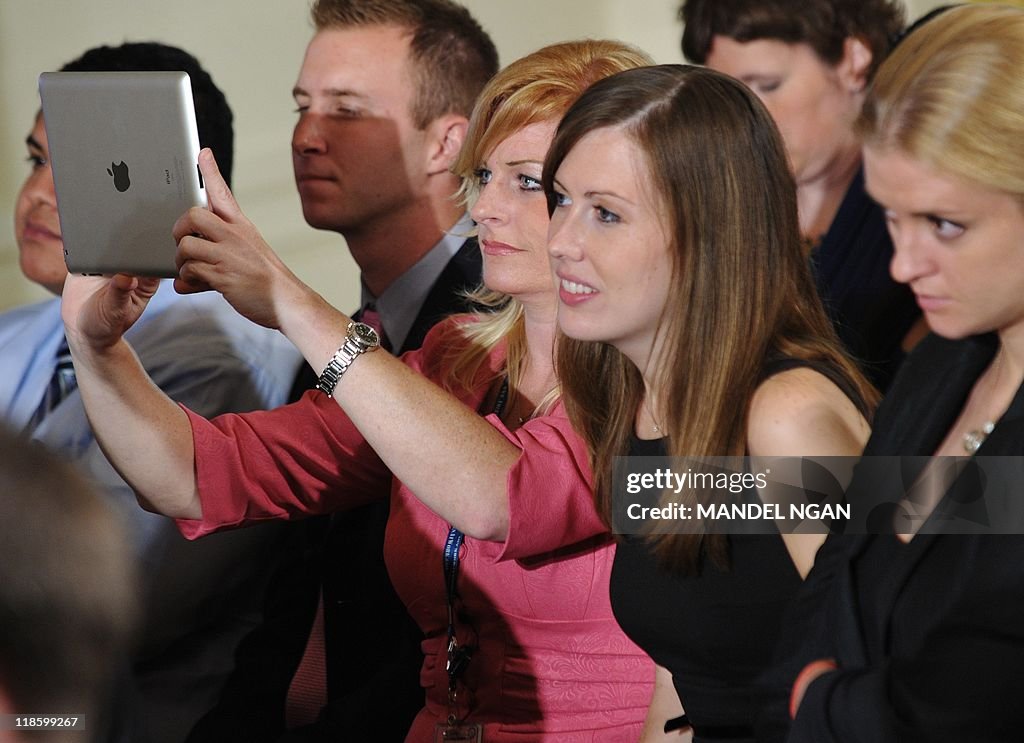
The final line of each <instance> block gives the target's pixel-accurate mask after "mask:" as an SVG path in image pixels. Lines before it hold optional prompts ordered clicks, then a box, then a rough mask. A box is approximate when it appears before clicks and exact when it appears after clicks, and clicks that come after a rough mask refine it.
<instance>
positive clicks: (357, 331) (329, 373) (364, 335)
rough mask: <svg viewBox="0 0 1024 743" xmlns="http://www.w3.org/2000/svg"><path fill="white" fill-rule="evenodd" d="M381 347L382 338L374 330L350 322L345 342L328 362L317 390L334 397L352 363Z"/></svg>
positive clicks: (318, 381) (317, 383)
mask: <svg viewBox="0 0 1024 743" xmlns="http://www.w3.org/2000/svg"><path fill="white" fill-rule="evenodd" d="M379 346H380V338H379V337H378V336H377V332H376V331H375V330H374V329H373V328H371V327H370V326H369V325H364V324H363V323H356V322H350V323H349V324H348V333H347V335H346V336H345V342H344V343H342V344H341V348H339V349H338V350H337V351H335V352H334V356H332V357H331V360H330V361H328V362H327V366H326V367H325V368H324V370H323V372H321V374H320V378H319V379H318V380H317V382H316V389H318V390H320V391H321V392H323V393H324V394H325V395H327V396H328V397H333V396H334V388H335V387H337V385H338V380H340V379H341V376H342V375H343V374H344V373H345V372H346V371H348V368H349V367H350V366H352V362H353V361H355V360H356V358H358V357H359V356H361V355H362V354H364V353H366V352H367V351H373V350H376V349H377V348H378V347H379Z"/></svg>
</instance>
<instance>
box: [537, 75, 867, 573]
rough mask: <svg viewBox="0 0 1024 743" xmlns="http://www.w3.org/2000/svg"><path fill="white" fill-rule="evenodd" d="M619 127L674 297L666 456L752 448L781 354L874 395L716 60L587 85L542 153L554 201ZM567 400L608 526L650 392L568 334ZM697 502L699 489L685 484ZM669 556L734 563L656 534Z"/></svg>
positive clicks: (666, 356)
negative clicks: (580, 148) (618, 479)
mask: <svg viewBox="0 0 1024 743" xmlns="http://www.w3.org/2000/svg"><path fill="white" fill-rule="evenodd" d="M606 127H612V128H618V129H620V130H621V131H622V133H623V136H628V137H630V138H631V139H632V140H633V141H634V142H635V143H636V144H637V145H638V147H639V149H640V150H641V152H642V153H643V155H644V157H645V158H646V161H647V165H648V175H649V177H650V183H651V184H652V191H653V192H654V193H655V194H656V197H658V198H660V200H661V201H662V203H663V207H664V213H665V214H666V215H667V221H668V223H667V224H666V225H665V228H666V230H665V231H666V234H667V235H668V236H669V239H670V240H671V243H672V250H671V255H672V269H671V270H672V276H673V284H674V291H672V292H671V293H670V295H669V297H668V300H667V302H666V304H665V307H664V309H663V311H662V315H661V319H660V322H659V333H661V334H662V335H663V337H664V345H665V349H664V352H663V353H662V354H661V356H660V358H659V361H660V363H661V366H660V368H659V370H658V372H657V376H656V377H655V384H656V385H657V389H658V393H657V395H656V397H657V398H658V400H659V401H660V402H661V404H663V405H664V408H663V410H662V413H663V414H664V415H666V416H667V419H666V420H665V421H664V426H665V430H666V431H667V438H668V442H667V443H668V447H667V448H668V453H669V454H670V455H671V456H688V457H717V456H743V455H744V453H745V451H746V447H747V416H748V413H749V408H750V403H751V399H752V398H753V395H754V391H755V390H756V389H757V386H758V385H759V384H760V382H761V381H762V379H763V375H764V371H765V365H766V361H767V360H768V359H769V358H771V357H772V356H776V355H778V356H784V357H787V358H795V359H805V360H808V361H812V362H821V363H824V364H827V365H828V366H830V367H831V368H834V369H835V370H836V372H837V373H838V374H839V375H840V376H841V377H842V379H843V380H844V381H846V382H847V383H848V384H847V386H848V387H849V388H850V389H852V390H856V391H858V392H859V394H860V396H862V397H863V398H864V399H865V400H868V401H874V399H875V393H874V391H873V390H872V388H871V387H870V385H869V384H868V382H867V381H866V380H865V379H864V378H863V376H862V375H861V374H860V372H859V371H858V370H857V368H856V366H855V365H854V364H853V362H851V361H850V360H849V359H848V358H847V357H846V355H845V354H844V353H843V351H842V349H841V347H840V345H839V341H838V340H837V338H836V336H835V331H834V330H833V328H832V325H831V324H830V322H829V321H828V319H827V317H826V315H825V311H824V309H823V307H822V305H821V301H820V299H819V298H818V295H817V293H816V290H815V286H814V281H813V279H812V277H811V273H810V267H809V265H808V263H807V260H806V256H805V254H804V252H803V250H802V248H801V245H800V235H799V226H798V221H797V211H796V193H795V185H794V182H793V178H792V176H791V175H790V171H789V168H788V166H787V161H786V154H785V149H784V148H783V145H782V141H781V138H780V136H779V133H778V131H777V130H776V128H775V125H774V123H773V122H772V119H771V117H770V116H769V115H768V113H767V111H766V110H765V109H764V107H763V106H762V105H761V103H760V102H759V101H758V100H757V98H756V97H755V96H754V95H753V94H752V93H750V92H749V91H748V90H747V88H746V87H745V86H744V85H742V84H741V83H739V82H737V81H735V80H733V79H732V78H730V77H727V76H726V75H722V74H719V73H717V72H714V71H712V70H708V69H704V68H699V67H690V66H685V65H661V66H658V67H649V68H645V69H640V70H632V71H628V72H623V73H620V74H618V75H614V76H613V77H610V78H608V79H606V80H603V81H601V82H599V83H597V84H595V85H594V86H593V87H591V88H590V90H588V91H587V92H586V93H585V94H584V95H583V96H582V97H581V98H580V100H579V101H577V102H576V104H575V105H574V106H573V107H572V108H571V109H570V110H569V112H568V113H567V114H566V116H565V118H564V119H563V120H562V123H561V125H560V126H559V128H558V133H557V134H556V135H555V139H554V142H553V143H552V146H551V149H550V150H549V152H548V158H547V160H546V161H545V163H544V175H543V179H542V181H543V185H544V188H545V191H546V192H547V194H548V199H549V205H550V206H553V204H554V198H555V194H554V189H553V181H554V177H555V174H556V171H557V170H558V167H559V165H560V164H561V162H562V161H563V160H564V159H565V157H566V155H567V154H568V153H569V151H570V150H571V149H572V148H573V146H575V144H576V143H577V142H579V141H580V139H582V138H583V137H584V136H585V135H586V134H587V133H589V132H591V131H593V130H595V129H601V128H606ZM556 363H557V369H558V373H559V377H560V379H561V383H562V394H563V401H564V403H565V406H566V409H567V411H568V413H569V417H570V419H571V420H572V422H573V424H574V426H575V427H576V429H577V430H578V431H579V432H580V433H581V434H582V435H583V437H584V438H585V439H586V441H587V442H588V444H589V446H590V448H591V452H592V456H593V467H594V476H595V497H596V500H597V506H598V509H599V510H600V512H601V514H602V515H603V517H604V518H605V520H606V522H608V523H610V521H611V510H612V504H611V498H612V466H613V462H614V459H615V457H616V456H620V455H625V454H626V453H627V452H628V450H629V440H630V437H631V435H632V434H633V430H634V426H635V420H636V414H637V408H638V406H639V405H640V402H641V400H642V399H643V395H644V386H643V380H642V379H641V376H640V372H639V370H638V369H637V368H636V367H635V366H634V365H633V363H632V362H631V361H630V360H629V359H627V358H626V357H625V356H624V355H623V354H622V353H620V352H619V351H618V350H617V349H615V348H613V347H612V346H609V345H607V344H603V343H594V342H581V341H575V340H573V339H570V338H567V337H564V336H562V337H560V338H559V341H558V348H557V354H556ZM684 498H687V499H689V500H691V501H692V499H693V498H695V494H694V493H689V494H685V496H684ZM653 539H654V541H655V543H656V551H657V552H658V554H659V555H660V556H661V558H662V559H663V561H664V562H666V563H667V564H669V565H671V566H673V567H675V568H677V569H679V570H681V571H684V572H692V571H694V570H695V569H696V566H697V561H698V559H699V557H700V553H701V549H702V547H704V548H706V549H707V550H708V552H709V554H710V555H711V556H712V558H713V559H715V560H716V562H720V563H724V561H725V556H726V554H727V552H726V545H727V542H726V540H725V537H724V536H721V535H704V536H702V535H659V536H656V537H653Z"/></svg>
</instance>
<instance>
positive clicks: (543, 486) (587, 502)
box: [487, 405, 608, 560]
mask: <svg viewBox="0 0 1024 743" xmlns="http://www.w3.org/2000/svg"><path fill="white" fill-rule="evenodd" d="M487 420H488V422H490V424H491V425H492V426H494V427H495V428H496V429H498V431H500V432H501V433H502V434H503V435H504V436H505V438H507V439H508V440H509V441H511V442H512V443H513V444H515V445H516V446H517V447H518V448H519V449H520V450H521V452H522V454H521V455H520V457H519V460H518V461H517V462H516V464H515V465H514V466H513V467H512V469H511V470H510V471H509V474H508V505H509V528H508V536H507V537H506V539H505V544H504V548H503V549H502V551H501V553H500V554H499V555H498V557H497V558H496V559H497V560H521V559H525V558H529V557H533V556H535V555H540V554H543V553H545V552H550V551H552V550H556V549H559V548H562V547H566V546H569V545H573V544H577V543H579V542H582V541H584V540H587V539H590V538H591V537H594V536H596V535H598V534H604V533H607V531H608V528H607V527H606V526H605V525H604V524H603V523H602V522H601V519H600V517H599V516H598V514H597V509H596V508H595V507H594V499H593V495H592V493H591V482H592V478H591V472H590V464H589V457H588V454H587V447H586V444H584V442H583V440H582V439H581V438H580V437H579V435H578V434H577V433H576V432H575V431H574V430H573V428H572V426H570V425H569V420H568V418H566V416H565V411H564V410H563V409H562V406H561V405H556V407H555V409H554V410H553V411H552V413H551V414H550V415H546V416H542V417H540V418H535V419H533V420H530V421H527V422H526V424H525V425H523V426H521V427H520V428H519V429H517V430H516V431H509V430H508V429H507V428H506V427H505V425H504V424H503V423H502V422H501V420H500V419H499V418H498V417H497V416H496V415H489V416H487Z"/></svg>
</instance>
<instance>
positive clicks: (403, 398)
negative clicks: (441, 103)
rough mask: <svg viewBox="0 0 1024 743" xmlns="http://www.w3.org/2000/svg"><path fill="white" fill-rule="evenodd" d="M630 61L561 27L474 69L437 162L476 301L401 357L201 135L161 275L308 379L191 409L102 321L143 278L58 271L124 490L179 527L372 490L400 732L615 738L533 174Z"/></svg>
mask: <svg viewBox="0 0 1024 743" xmlns="http://www.w3.org/2000/svg"><path fill="white" fill-rule="evenodd" d="M647 63H648V60H647V58H646V57H645V56H644V55H643V54H642V53H640V52H637V51H636V50H633V49H630V48H628V47H625V46H623V45H622V44H619V43H613V42H601V41H584V42H572V43H565V44H557V45H554V46H551V47H547V48H545V49H542V50H540V51H538V52H536V53H534V54H531V55H529V56H527V57H525V58H523V59H521V60H519V61H517V62H515V63H513V64H512V65H510V66H509V67H508V68H506V69H505V70H504V71H503V72H501V73H499V74H498V75H497V76H496V77H495V78H494V79H493V80H492V81H491V83H490V84H489V85H488V87H487V88H486V89H485V90H484V92H483V94H482V96H481V100H480V101H479V102H478V104H477V106H476V109H475V111H474V113H473V117H472V119H471V121H470V125H469V130H468V132H467V134H466V143H465V145H464V147H463V148H462V151H461V154H460V155H459V157H458V159H457V161H456V162H455V163H454V170H455V172H457V173H459V174H460V175H462V176H463V178H464V184H465V186H464V190H465V192H466V197H467V203H469V204H471V209H470V213H471V215H472V217H473V219H474V221H475V222H476V223H477V224H478V231H479V233H478V238H479V242H480V247H481V250H482V252H483V262H484V283H485V285H486V287H487V288H486V290H483V291H482V292H481V293H480V295H479V297H478V299H479V300H480V301H481V302H482V303H483V304H484V305H486V306H487V307H488V311H486V312H483V313H481V314H478V315H474V316H469V317H463V318H460V319H455V320H451V321H447V322H445V323H442V324H441V325H439V326H438V327H436V328H435V329H434V330H433V331H432V332H431V333H430V335H429V336H428V337H427V339H426V342H425V344H424V346H423V348H422V349H421V350H420V351H415V352H412V353H410V354H407V355H406V356H404V357H403V358H402V359H401V360H399V359H395V358H393V357H391V356H390V355H388V354H386V353H382V352H375V348H374V344H375V338H374V334H373V333H372V331H370V330H369V329H368V328H366V327H365V326H360V325H359V324H355V323H350V321H349V318H348V317H346V316H345V315H344V314H342V313H341V312H338V311H337V310H336V309H334V308H333V307H331V306H329V305H328V304H327V303H326V302H325V301H324V300H323V299H322V298H321V297H320V296H319V295H317V294H316V293H315V292H313V291H312V290H311V289H310V288H309V287H307V286H305V285H304V284H302V283H301V282H300V281H299V280H298V279H297V278H296V277H295V276H294V275H293V274H291V272H289V271H288V270H287V268H285V266H284V265H283V264H282V263H281V262H280V260H279V259H277V257H276V256H275V255H274V254H273V252H272V251H271V250H270V248H269V246H267V245H266V243H265V242H263V240H262V238H261V237H260V235H259V233H258V232H257V230H256V228H255V227H254V226H253V225H252V223H250V222H249V221H248V220H247V219H246V218H245V216H244V215H243V214H242V212H241V211H240V210H239V208H238V206H237V204H236V203H235V201H234V199H233V197H232V196H231V193H230V191H229V190H228V188H227V186H226V185H225V184H224V183H223V181H222V180H221V178H220V177H219V174H218V172H217V170H216V164H215V163H214V161H213V158H212V156H211V154H210V153H209V152H204V153H203V154H202V156H201V160H200V162H201V166H202V169H203V175H204V177H205V179H206V183H207V189H208V192H209V194H210V200H211V204H212V207H213V211H212V212H206V211H200V210H193V211H191V212H189V213H188V214H187V215H186V216H184V217H183V218H182V219H181V220H179V223H178V225H177V226H176V233H177V235H178V236H179V240H180V242H179V260H180V262H181V265H182V271H181V279H182V280H184V281H186V282H191V283H193V284H195V285H198V286H202V285H208V286H212V287H213V288H216V289H217V290H219V291H222V292H223V293H224V295H225V296H226V297H227V299H228V300H229V301H230V302H231V303H232V304H233V305H234V306H235V308H236V309H238V310H239V311H240V312H242V313H243V314H245V315H246V316H248V317H249V318H250V319H253V320H254V321H257V322H260V323H262V324H265V325H268V326H270V327H275V328H279V329H280V330H281V331H282V332H284V333H285V334H286V335H287V336H288V338H289V339H291V340H292V342H293V343H295V345H296V346H297V347H298V348H299V349H300V350H301V351H302V353H303V354H304V355H305V357H306V359H307V361H308V362H309V363H310V365H311V366H313V368H316V369H325V373H324V375H323V376H322V377H321V382H320V387H321V390H325V391H326V392H327V393H328V394H324V391H311V392H308V393H307V394H306V395H305V396H304V397H303V399H302V400H301V401H299V402H298V403H296V404H294V405H291V406H287V407H285V408H280V409H278V410H274V411H269V412H257V413H251V414H246V415H234V416H223V417H220V418H217V419H215V420H212V421H209V420H205V419H204V418H202V417H200V416H197V415H195V414H193V413H191V412H190V411H188V410H185V409H183V408H179V407H178V406H177V405H175V404H174V403H173V402H171V401H170V400H169V399H167V398H166V397H164V396H163V395H162V394H161V393H160V392H159V391H158V390H157V389H156V388H155V387H153V386H152V385H151V384H149V382H148V379H147V378H146V377H145V373H144V372H143V370H142V369H141V368H140V367H139V366H138V364H137V363H136V361H135V359H134V356H133V355H132V352H131V349H130V348H129V347H128V345H127V344H126V343H125V342H124V340H123V339H122V338H121V335H122V333H123V332H124V330H125V329H127V327H129V326H130V325H131V323H132V322H133V321H134V320H135V319H136V318H137V317H138V316H139V314H140V313H141V312H142V309H143V308H144V306H145V304H146V301H147V299H148V297H149V296H150V295H151V293H152V290H153V286H152V284H151V283H149V282H148V281H147V280H141V279H137V278H132V277H127V276H117V277H114V278H113V279H88V278H82V277H75V278H73V279H72V280H71V281H70V282H69V284H68V287H67V288H66V290H65V293H64V297H65V306H64V317H65V322H66V323H67V333H68V339H69V343H70V345H71V347H72V351H73V354H74V356H75V361H76V367H77V370H78V377H79V384H80V386H81V388H82V391H83V399H84V400H85V403H86V407H87V408H88V410H89V414H90V417H91V418H92V419H93V421H94V425H95V428H96V431H97V435H98V437H99V438H100V440H101V442H102V443H103V445H104V449H105V451H107V452H108V454H109V456H110V457H111V459H112V460H113V461H114V462H115V464H116V465H117V466H118V468H119V469H120V470H121V471H122V472H123V473H124V475H125V477H126V478H127V479H128V480H129V482H130V483H131V484H132V485H133V487H135V489H136V491H137V492H138V494H139V497H140V500H141V501H142V502H144V503H145V504H146V505H147V506H148V507H151V508H154V509H155V510H158V511H160V512H162V513H165V514H167V515H169V516H173V517H175V518H177V519H178V520H179V524H180V526H181V529H182V531H183V532H184V533H185V534H186V535H187V536H189V537H199V536H202V535H203V534H207V533H209V532H211V531H215V530H217V529H223V528H230V527H235V526H240V525H243V524H247V523H252V522H256V521H261V520H266V519H288V518H294V517H299V516H304V515H308V514H318V513H325V512H329V511H334V510H339V509H343V508H346V507H350V506H352V505H355V504H358V503H363V502H366V501H368V500H370V499H374V498H381V497H386V495H387V494H388V493H390V498H391V515H390V519H389V523H388V530H387V537H386V544H385V558H386V563H387V565H388V569H389V572H390V574H391V577H392V580H393V582H394V585H395V587H396V589H397V591H398V593H399V595H400V596H401V598H402V599H403V601H404V602H405V604H406V605H407V607H408V609H409V611H410V613H411V614H412V616H413V617H414V618H415V619H416V620H417V622H418V623H419V625H420V627H421V628H422V629H423V631H424V634H425V636H426V639H425V641H424V643H423V651H424V655H425V660H424V664H423V670H422V675H421V680H422V683H423V685H424V687H425V688H426V692H427V704H426V708H425V709H424V710H423V711H422V712H421V713H420V714H419V716H418V717H417V718H416V721H415V722H414V724H413V727H412V729H411V730H410V732H409V734H408V737H407V740H409V741H430V740H434V739H435V738H434V736H435V732H437V733H438V734H443V733H445V732H447V733H448V734H449V735H450V734H451V733H453V732H455V731H456V730H460V731H461V732H470V733H471V734H474V735H475V734H482V738H483V740H485V741H488V743H491V742H492V741H503V740H515V741H524V742H525V741H556V740H557V741H560V743H566V742H569V743H571V742H572V741H620V740H629V739H635V738H636V737H637V736H638V735H639V732H640V727H641V724H642V720H643V717H644V711H645V708H646V705H647V702H648V701H649V699H650V696H651V691H652V681H653V666H651V664H650V661H649V660H648V659H647V658H646V657H645V656H644V655H643V654H642V653H641V652H640V650H639V649H638V648H636V647H635V646H634V645H633V644H632V643H631V642H630V641H629V640H628V639H627V638H626V637H625V636H624V635H623V634H622V632H621V631H620V630H619V628H618V626H617V624H616V622H615V620H614V618H613V617H612V613H611V609H610V606H609V602H608V577H609V570H610V568H611V563H612V557H613V549H614V548H613V546H612V543H611V542H610V541H609V539H608V536H607V534H606V530H605V528H604V526H603V525H602V523H601V520H600V519H599V518H598V516H597V514H596V513H595V511H594V508H593V505H592V500H591V495H590V470H589V466H588V459H587V451H586V448H585V446H584V444H583V442H582V441H581V440H580V439H579V437H578V436H577V435H576V434H575V433H574V432H573V430H572V429H571V428H570V426H569V423H568V421H567V419H566V417H565V414H564V412H563V410H562V407H561V405H560V403H559V402H558V394H557V382H556V379H555V376H554V370H553V365H552V349H553V341H554V332H555V303H556V298H555V294H554V291H553V285H552V280H551V276H550V272H549V269H548V263H547V255H546V251H545V237H546V233H547V221H548V220H547V212H546V202H545V197H544V194H543V192H542V190H541V185H540V176H541V168H542V164H543V160H544V156H545V154H546V152H547V148H548V145H549V144H550V141H551V138H552V136H553V134H554V131H555V127H556V126H557V123H558V121H559V119H560V118H561V116H562V114H563V113H564V112H565V111H566V110H567V109H568V107H569V106H570V105H571V104H572V102H573V101H574V100H575V99H576V98H577V97H578V96H579V95H580V94H581V93H582V92H583V90H584V89H585V88H586V87H587V86H588V85H589V84H590V83H591V82H593V81H595V80H597V79H600V78H603V77H606V76H608V75H609V74H612V73H614V72H617V71H620V70H623V69H628V68H631V67H636V66H640V65H644V64H647ZM195 235H202V236H203V237H196V236H195ZM215 260H216V261H217V264H216V265H214V261H215ZM346 327H347V328H348V331H347V335H346V330H345V329H346ZM339 346H340V347H341V348H339ZM335 349H338V351H337V352H336V351H335ZM331 393H333V395H332V394H331ZM332 396H333V400H332ZM140 452H144V454H140ZM351 640H352V641H353V642H358V641H359V638H351Z"/></svg>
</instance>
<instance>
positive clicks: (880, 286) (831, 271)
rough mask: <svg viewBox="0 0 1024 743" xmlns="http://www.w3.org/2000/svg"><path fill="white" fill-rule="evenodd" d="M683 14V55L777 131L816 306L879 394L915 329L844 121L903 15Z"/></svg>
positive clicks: (893, 11) (853, 9) (770, 6)
mask: <svg viewBox="0 0 1024 743" xmlns="http://www.w3.org/2000/svg"><path fill="white" fill-rule="evenodd" d="M680 17H681V18H682V19H683V21H684V22H685V24H686V25H685V27H684V28H683V41H682V46H683V53H684V54H685V55H686V57H687V59H689V60H690V61H691V62H697V63H700V64H706V65H707V66H708V67H711V68H712V69H715V70H718V71H720V72H724V73H726V74H728V75H732V76H733V77H735V78H737V79H738V80H740V81H741V82H743V83H745V84H746V85H748V86H749V87H750V89H751V90H753V91H754V93H756V94H757V96H758V97H759V98H760V99H761V101H762V102H763V103H764V104H765V106H766V107H767V109H768V111H769V112H770V113H771V115H772V117H773V118H774V119H775V123H776V124H778V126H779V129H780V131H781V132H782V138H783V140H784V141H785V143H786V149H787V151H788V154H789V161H790V166H791V168H792V170H793V174H794V176H795V178H796V187H797V204H798V209H799V215H800V231H801V233H802V235H803V237H804V239H805V241H806V243H807V245H808V247H809V249H810V257H811V263H812V266H813V269H814V274H815V278H816V281H817V285H818V291H819V292H820V294H821V297H822V301H823V302H824V304H825V309H826V310H827V311H828V312H829V315H830V317H831V319H832V322H833V324H834V325H835V327H836V331H837V332H838V333H839V337H840V339H841V340H842V341H843V343H844V344H845V345H846V347H847V349H848V350H849V351H850V353H852V354H853V356H854V357H855V358H856V359H857V360H858V361H859V362H860V363H861V366H862V369H863V370H864V372H865V373H866V374H867V375H868V377H869V378H870V379H871V381H872V382H873V383H874V384H875V385H876V386H877V387H878V388H879V389H881V390H882V391H885V390H886V389H887V388H888V386H889V383H890V382H891V380H892V377H893V374H894V373H895V371H896V368H897V367H898V365H899V363H900V361H902V359H903V355H904V352H905V349H907V348H909V347H910V346H911V345H912V344H913V342H914V340H916V339H917V338H918V337H919V336H920V335H921V332H922V330H923V325H920V324H918V325H915V323H919V320H920V310H919V309H918V307H917V305H916V304H915V303H914V299H913V296H912V295H911V293H910V292H909V291H908V290H907V288H906V287H905V286H903V285H901V284H898V283H897V282H895V281H893V280H892V278H891V277H890V276H889V261H890V260H891V259H892V243H891V241H890V239H889V235H888V233H887V232H886V229H885V218H884V216H883V215H882V212H881V210H880V209H879V208H878V207H877V206H876V205H875V204H874V202H872V201H871V199H870V198H868V196H867V195H866V194H865V193H864V178H863V173H862V169H861V155H860V139H859V138H858V137H857V135H856V133H855V132H854V130H853V122H854V121H855V120H856V118H857V114H858V113H859V111H860V106H861V103H862V102H863V100H864V94H865V90H866V88H867V85H868V83H869V82H870V80H871V78H872V76H873V74H874V71H875V70H876V69H877V68H878V65H879V64H881V62H882V60H883V59H884V58H885V56H886V54H888V52H889V49H890V47H891V45H892V44H893V43H895V39H896V38H897V36H898V34H899V31H900V29H901V28H902V26H903V11H902V9H901V8H900V6H899V4H898V3H897V2H896V1H895V0H686V2H684V3H683V5H682V8H681V9H680Z"/></svg>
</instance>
